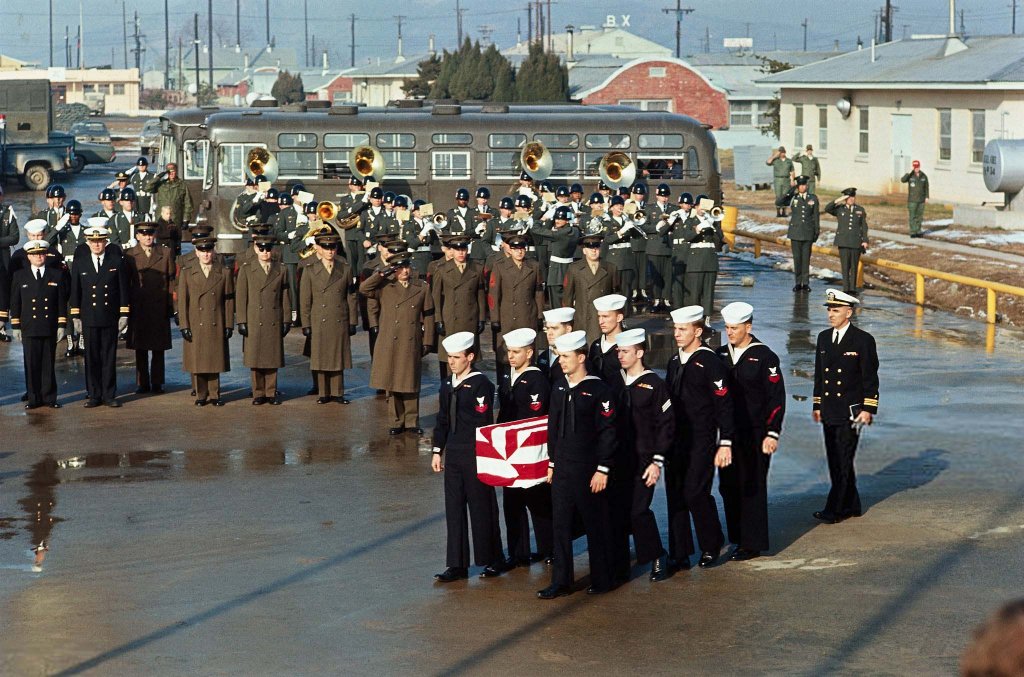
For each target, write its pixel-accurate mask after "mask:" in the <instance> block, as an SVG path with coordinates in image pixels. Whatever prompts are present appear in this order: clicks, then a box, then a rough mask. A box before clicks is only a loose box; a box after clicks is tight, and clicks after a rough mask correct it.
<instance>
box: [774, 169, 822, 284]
mask: <svg viewBox="0 0 1024 677" xmlns="http://www.w3.org/2000/svg"><path fill="white" fill-rule="evenodd" d="M775 204H776V206H780V205H781V206H783V207H789V208H790V210H791V211H790V215H789V232H788V233H786V237H788V238H789V244H790V247H792V249H793V276H794V277H795V278H796V284H795V285H793V291H810V290H811V247H812V246H813V245H814V242H815V240H817V239H818V235H820V234H821V205H820V204H819V203H818V196H817V195H815V194H814V193H812V192H811V189H810V179H809V178H808V177H807V176H806V175H804V176H798V177H797V179H796V186H794V187H792V188H790V189H789V190H788V191H786V194H785V195H783V196H782V199H781V200H777V201H776V202H775Z"/></svg>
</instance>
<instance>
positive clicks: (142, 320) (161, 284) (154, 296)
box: [124, 222, 174, 394]
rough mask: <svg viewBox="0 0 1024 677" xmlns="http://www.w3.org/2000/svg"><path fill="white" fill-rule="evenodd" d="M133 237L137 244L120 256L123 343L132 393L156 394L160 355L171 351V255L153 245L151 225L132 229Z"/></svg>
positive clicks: (159, 389)
mask: <svg viewBox="0 0 1024 677" xmlns="http://www.w3.org/2000/svg"><path fill="white" fill-rule="evenodd" d="M135 238H136V239H137V240H138V244H137V245H135V246H134V247H132V248H130V249H128V250H127V251H125V253H124V256H125V263H126V264H127V265H128V276H129V278H128V280H129V284H128V288H129V290H130V292H131V303H130V304H129V305H130V306H131V309H132V313H131V315H130V316H129V318H128V334H127V339H126V343H127V346H128V348H129V349H130V350H134V351H135V383H136V389H135V392H136V393H137V394H143V393H150V392H152V393H158V394H159V393H162V392H163V391H164V352H165V351H168V350H170V349H171V317H172V316H173V315H174V298H173V297H172V290H173V287H172V285H173V280H174V253H173V252H172V251H171V250H170V249H168V248H167V247H165V246H163V245H160V244H156V224H154V223H152V222H148V223H140V224H139V225H138V226H136V227H135ZM150 353H152V356H150Z"/></svg>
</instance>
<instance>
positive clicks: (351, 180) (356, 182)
mask: <svg viewBox="0 0 1024 677" xmlns="http://www.w3.org/2000/svg"><path fill="white" fill-rule="evenodd" d="M348 185H350V186H362V185H363V180H362V179H361V178H359V177H358V176H350V177H348Z"/></svg>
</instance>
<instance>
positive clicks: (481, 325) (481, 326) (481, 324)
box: [476, 320, 487, 334]
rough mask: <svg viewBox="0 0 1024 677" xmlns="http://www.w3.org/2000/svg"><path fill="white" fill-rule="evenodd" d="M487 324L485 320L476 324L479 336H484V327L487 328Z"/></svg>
mask: <svg viewBox="0 0 1024 677" xmlns="http://www.w3.org/2000/svg"><path fill="white" fill-rule="evenodd" d="M486 324H487V323H486V322H484V321H483V320H481V321H480V322H477V323H476V333H477V334H482V333H484V326H485V325H486Z"/></svg>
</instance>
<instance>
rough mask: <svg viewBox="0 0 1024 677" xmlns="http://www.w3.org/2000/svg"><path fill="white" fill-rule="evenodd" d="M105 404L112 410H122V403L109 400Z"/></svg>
mask: <svg viewBox="0 0 1024 677" xmlns="http://www.w3.org/2000/svg"><path fill="white" fill-rule="evenodd" d="M103 404H105V405H107V406H108V407H110V408H111V409H120V408H121V403H120V402H118V401H117V400H107V401H106V402H104V403H103Z"/></svg>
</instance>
